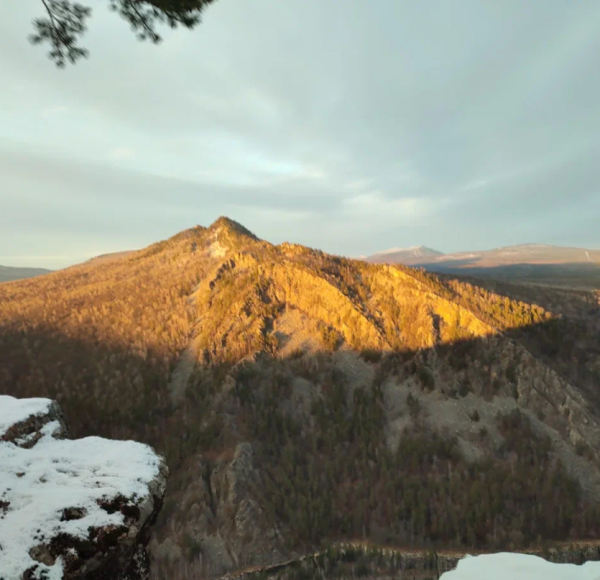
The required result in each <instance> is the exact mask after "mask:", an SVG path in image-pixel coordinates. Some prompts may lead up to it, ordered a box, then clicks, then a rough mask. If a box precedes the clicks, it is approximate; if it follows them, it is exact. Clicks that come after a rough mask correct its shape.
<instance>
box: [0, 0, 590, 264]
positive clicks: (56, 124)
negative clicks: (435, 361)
mask: <svg viewBox="0 0 600 580" xmlns="http://www.w3.org/2000/svg"><path fill="white" fill-rule="evenodd" d="M37 4H38V2H27V3H24V2H20V1H19V0H8V2H4V3H2V5H1V6H0V35H1V36H2V38H3V41H4V46H5V47H6V49H5V50H3V51H2V52H1V53H0V70H2V73H0V74H1V76H2V80H3V87H6V90H4V89H3V91H2V94H0V127H1V129H0V176H1V180H2V181H1V185H2V187H0V205H1V207H2V212H0V255H2V256H7V257H9V256H13V257H14V258H13V259H12V260H11V261H7V260H5V263H10V264H16V263H19V256H23V257H26V256H36V257H37V256H42V255H45V254H44V252H47V255H48V259H47V260H40V261H39V262H38V265H40V266H54V267H59V266H62V265H66V263H68V262H69V261H70V260H69V259H65V260H62V261H60V263H59V261H57V260H53V259H52V258H51V256H69V250H70V249H71V248H73V247H78V248H85V249H89V251H90V252H95V251H97V250H101V251H111V250H117V249H126V248H129V247H140V246H143V245H144V244H146V243H150V242H152V241H155V240H156V239H158V238H160V237H165V236H168V235H171V234H173V233H175V232H177V231H179V230H181V229H183V228H186V227H190V226H192V225H194V224H195V223H202V224H208V223H210V222H211V221H213V220H214V219H215V218H216V217H217V216H218V215H221V214H226V215H230V216H231V217H234V218H235V219H237V220H239V221H241V222H242V223H244V224H245V225H247V226H248V227H249V228H250V229H252V230H253V231H255V232H256V233H258V234H259V235H261V236H262V237H264V238H266V239H269V240H271V241H273V242H280V241H283V240H285V239H289V240H292V241H298V242H300V243H305V244H308V245H310V246H313V247H321V248H323V249H324V250H327V251H331V252H336V253H341V254H345V255H359V254H368V253H372V252H374V251H377V250H381V249H383V248H386V247H392V246H413V245H418V244H426V245H428V246H431V247H435V248H437V249H440V250H442V251H458V250H467V249H481V248H489V247H494V246H497V245H504V244H511V243H519V242H530V241H539V242H545V243H558V244H570V245H580V246H589V247H600V239H599V238H598V233H597V232H598V227H597V223H596V221H597V220H595V219H593V216H596V217H600V211H599V209H600V208H599V203H600V202H599V199H600V171H599V170H598V169H597V168H598V167H600V148H598V147H597V143H596V140H597V135H598V133H599V131H600V77H599V76H598V74H597V56H598V54H600V34H598V30H600V5H599V4H598V3H597V2H595V1H594V0H587V1H586V0H583V1H581V2H577V3H565V2H561V1H560V0H544V1H543V2H542V1H539V2H537V1H534V2H526V3H523V2H517V1H508V0H507V1H506V2H502V3H498V2H496V1H495V0H489V1H481V0H470V1H464V2H460V3H449V2H441V1H440V2H433V1H432V2H429V3H404V2H397V1H395V0H382V1H381V2H378V3H377V4H376V6H375V5H374V4H373V3H372V2H368V1H367V0H355V1H353V2H352V3H350V4H349V3H348V2H346V1H342V0H320V1H317V0H314V1H313V0H309V1H306V0H289V1H288V0H286V2H278V1H277V0H253V2H251V3H250V2H246V1H245V0H219V2H217V3H215V4H213V5H211V6H210V7H209V9H208V10H207V11H206V13H205V17H204V23H203V24H202V25H201V26H200V27H199V28H198V29H197V30H196V31H194V32H191V33H190V32H187V31H177V32H175V33H171V32H167V33H166V35H165V41H164V43H163V45H162V46H159V47H154V46H151V45H148V44H143V43H138V42H137V41H136V40H135V38H134V37H133V35H132V34H131V33H130V32H129V30H128V29H127V26H126V24H125V23H124V22H122V21H120V20H119V19H118V17H115V16H114V15H113V14H109V13H108V11H107V10H105V7H104V6H102V5H100V6H97V7H95V8H94V18H93V21H92V25H91V27H90V34H89V36H88V38H87V39H86V41H87V46H88V48H89V49H90V52H91V58H90V60H89V61H87V62H82V63H81V64H79V65H78V66H76V67H74V68H71V69H68V70H66V71H57V70H55V69H54V67H53V66H52V64H51V63H50V62H49V61H48V60H46V58H45V56H44V54H43V52H42V51H40V50H39V49H36V48H33V47H31V46H30V45H29V44H28V42H27V34H28V32H29V29H30V20H31V18H32V17H34V16H35V15H36V12H37V11H39V6H37ZM40 240H43V242H42V243H41V244H40ZM79 259H80V258H79V256H78V257H73V260H71V261H77V260H79ZM25 265H28V264H25Z"/></svg>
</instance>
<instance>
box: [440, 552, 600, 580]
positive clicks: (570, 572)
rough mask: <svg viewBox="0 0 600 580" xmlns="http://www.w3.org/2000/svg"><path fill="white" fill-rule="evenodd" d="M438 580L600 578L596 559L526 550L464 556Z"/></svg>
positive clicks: (570, 579)
mask: <svg viewBox="0 0 600 580" xmlns="http://www.w3.org/2000/svg"><path fill="white" fill-rule="evenodd" d="M440 580H600V562H586V563H585V564H583V565H582V566H577V565H575V564H554V563H552V562H548V561H547V560H544V559H543V558H539V557H538V556H532V555H529V554H511V553H507V552H502V553H499V554H485V555H482V556H475V557H473V556H466V557H465V558H463V559H462V560H460V562H459V563H458V566H457V568H456V569H455V570H452V571H451V572H446V573H445V574H442V576H441V577H440Z"/></svg>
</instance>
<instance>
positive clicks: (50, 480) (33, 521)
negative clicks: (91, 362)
mask: <svg viewBox="0 0 600 580" xmlns="http://www.w3.org/2000/svg"><path fill="white" fill-rule="evenodd" d="M67 437H68V430H67V427H66V425H65V422H64V420H63V418H62V415H61V412H60V408H59V407H58V405H57V404H56V403H55V402H54V401H50V400H48V399H14V398H13V397H7V396H0V580H63V579H64V580H146V579H147V578H148V577H149V569H148V564H149V560H148V554H147V552H146V546H147V544H148V540H149V537H150V531H151V526H152V525H153V523H154V521H155V520H156V517H157V515H158V512H159V511H160V508H161V507H162V502H163V497H164V493H165V487H166V480H167V475H168V470H167V466H166V464H165V461H164V459H163V458H162V457H160V456H159V455H157V454H156V453H155V452H154V450H153V449H152V448H151V447H149V446H147V445H144V444H141V443H136V442H134V441H110V440H107V439H102V438H100V437H86V438H84V439H78V440H71V439H68V438H67Z"/></svg>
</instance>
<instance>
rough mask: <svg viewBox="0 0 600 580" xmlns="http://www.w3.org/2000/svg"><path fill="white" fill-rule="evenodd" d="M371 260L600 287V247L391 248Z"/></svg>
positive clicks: (489, 275)
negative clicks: (445, 251) (432, 250)
mask: <svg viewBox="0 0 600 580" xmlns="http://www.w3.org/2000/svg"><path fill="white" fill-rule="evenodd" d="M366 259H367V261H368V262H372V263H386V264H407V265H412V266H419V267H423V268H425V269H426V270H428V271H430V272H439V273H446V274H466V275H471V276H476V277H482V276H483V277H493V278H500V279H508V280H511V279H512V280H523V281H529V282H545V283H554V284H558V285H563V284H565V283H568V284H570V285H580V286H589V287H594V288H600V250H586V249H583V248H567V247H561V246H551V245H545V244H521V245H516V246H507V247H503V248H496V249H493V250H486V251H481V252H461V253H455V254H438V255H434V254H423V256H422V257H420V256H415V257H413V256H412V255H411V254H410V253H404V252H402V251H400V252H396V251H393V250H390V251H388V252H381V253H379V254H374V255H373V256H370V257H368V258H366Z"/></svg>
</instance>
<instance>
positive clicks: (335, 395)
mask: <svg viewBox="0 0 600 580" xmlns="http://www.w3.org/2000/svg"><path fill="white" fill-rule="evenodd" d="M495 290H496V291H495ZM505 294H508V295H510V292H505ZM508 295H503V293H502V289H494V288H483V287H480V286H476V285H474V284H469V283H466V282H462V281H457V280H453V279H451V278H439V277H437V276H435V275H433V274H428V273H424V272H422V271H420V270H415V269H411V268H408V267H404V266H388V265H374V264H368V263H366V262H363V261H355V260H347V259H343V258H338V257H334V256H330V255H327V254H324V253H322V252H320V251H317V250H311V249H309V248H305V247H302V246H298V245H294V244H282V245H280V246H274V245H272V244H269V243H267V242H264V241H262V240H260V239H258V238H257V237H256V236H254V235H253V234H252V233H250V232H249V231H248V230H246V229H245V228H243V226H241V225H239V224H237V223H235V222H232V221H231V220H228V219H226V218H220V219H219V220H217V222H215V223H214V224H213V225H211V226H210V227H208V228H203V227H199V226H198V227H196V228H193V229H191V230H187V231H184V232H182V233H180V234H178V235H176V236H174V237H173V238H170V239H169V240H166V241H164V242H159V243H157V244H154V245H152V246H150V247H148V248H146V249H145V250H141V251H137V252H131V253H127V254H125V255H122V256H115V257H113V258H112V259H110V260H99V261H91V262H88V263H86V264H82V265H80V266H76V267H73V268H69V269H67V270H64V271H61V272H57V273H53V274H50V275H48V276H44V277H43V278H39V279H31V280H24V281H21V282H18V283H13V284H8V285H3V286H0V391H1V392H3V393H6V394H10V395H14V396H19V397H24V396H47V397H51V398H55V399H58V400H59V401H60V403H61V406H62V407H63V409H64V410H65V412H66V415H67V419H68V422H69V423H70V425H71V426H72V429H73V430H74V432H75V433H74V435H75V436H76V437H81V436H84V435H90V434H99V435H103V436H108V437H113V438H130V437H131V438H136V439H137V440H141V441H145V442H148V443H150V444H152V445H154V446H155V447H156V448H157V449H158V450H159V451H160V452H162V453H164V454H166V456H167V459H168V462H169V465H170V468H171V473H172V476H171V480H170V483H169V488H168V490H167V499H166V502H165V507H164V509H163V512H162V515H161V522H160V523H159V526H158V532H157V534H156V537H155V538H154V540H153V543H152V546H153V555H154V559H155V564H156V565H155V567H154V573H155V575H156V577H158V578H165V579H167V578H169V579H170V580H174V579H177V578H197V577H202V576H203V575H207V576H215V575H220V574H223V573H225V572H228V571H235V570H242V569H245V568H248V567H252V566H260V565H265V564H271V563H275V562H278V561H285V560H289V559H290V558H293V557H295V556H297V555H301V554H303V553H308V552H310V551H314V550H316V549H320V548H322V547H324V546H327V545H329V544H331V543H334V542H339V541H349V540H353V541H354V540H359V541H365V542H371V543H375V544H379V545H394V546H403V547H407V546H412V547H425V548H428V547H432V546H436V547H446V548H465V547H472V548H478V549H496V550H497V549H506V548H510V549H517V548H520V547H524V546H528V545H532V544H535V543H539V542H541V541H543V540H555V541H570V540H574V539H584V538H589V539H597V538H598V537H599V536H600V530H599V529H598V528H599V527H600V519H599V517H598V515H599V514H598V509H597V505H598V501H599V500H600V495H599V493H598V489H600V470H599V465H598V457H597V452H598V450H600V428H599V426H600V419H599V417H600V413H599V409H600V406H599V404H598V402H597V393H596V390H597V386H598V385H600V380H599V376H600V356H599V353H598V346H597V340H596V337H597V334H594V329H597V321H598V308H597V304H595V305H594V303H593V301H591V299H590V298H589V297H587V296H586V300H588V299H589V300H588V306H589V308H588V309H587V311H586V310H585V309H583V308H580V309H577V313H578V314H577V315H576V316H575V315H573V316H571V312H567V310H565V309H564V308H563V310H561V307H560V305H559V306H558V307H557V308H554V307H555V306H556V304H559V303H560V301H558V302H557V301H556V300H555V301H554V302H552V300H549V299H544V300H542V301H540V304H536V301H535V300H529V296H525V297H521V298H518V299H514V298H510V297H509V296H508ZM542 302H543V303H542ZM572 333H575V334H574V335H573V334H572ZM579 368H582V369H583V370H581V371H579V370H573V369H579Z"/></svg>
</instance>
